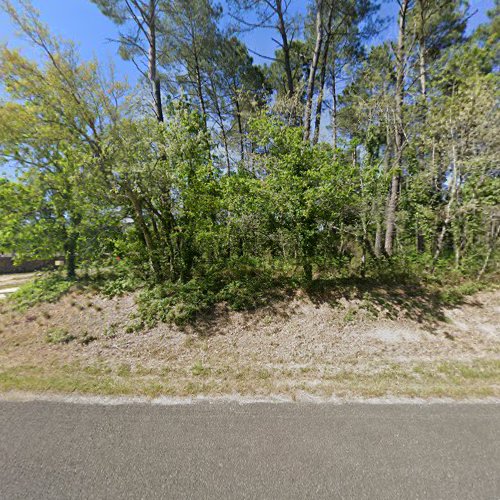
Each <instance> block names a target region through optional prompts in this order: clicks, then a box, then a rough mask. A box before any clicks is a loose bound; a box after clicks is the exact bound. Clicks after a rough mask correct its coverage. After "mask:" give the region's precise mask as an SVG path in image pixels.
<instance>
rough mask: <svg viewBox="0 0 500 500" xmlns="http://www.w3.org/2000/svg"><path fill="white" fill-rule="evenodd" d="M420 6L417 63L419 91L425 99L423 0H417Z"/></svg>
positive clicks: (425, 67) (425, 72)
mask: <svg viewBox="0 0 500 500" xmlns="http://www.w3.org/2000/svg"><path fill="white" fill-rule="evenodd" d="M418 3H419V6H420V33H419V36H418V39H419V40H418V64H419V78H420V93H421V94H422V97H423V98H424V99H425V97H426V96H427V65H426V50H427V49H426V44H425V36H426V35H425V7H424V3H425V2H424V1H423V0H419V2H418Z"/></svg>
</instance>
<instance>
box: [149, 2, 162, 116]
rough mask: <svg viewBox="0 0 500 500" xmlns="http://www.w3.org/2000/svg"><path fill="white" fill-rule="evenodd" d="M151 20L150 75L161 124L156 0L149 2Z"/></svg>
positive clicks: (156, 112)
mask: <svg viewBox="0 0 500 500" xmlns="http://www.w3.org/2000/svg"><path fill="white" fill-rule="evenodd" d="M149 16H150V17H149V19H148V21H147V26H148V38H149V40H148V41H149V52H148V73H149V75H148V76H149V81H150V82H151V87H152V92H153V101H154V108H155V114H156V118H157V120H158V121H159V122H162V121H163V107H162V103H161V85H160V78H159V77H158V72H157V68H156V0H150V1H149Z"/></svg>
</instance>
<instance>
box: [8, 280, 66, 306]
mask: <svg viewBox="0 0 500 500" xmlns="http://www.w3.org/2000/svg"><path fill="white" fill-rule="evenodd" d="M73 284H74V282H73V281H71V280H67V279H65V278H63V277H62V276H61V275H60V274H57V273H50V274H47V275H45V276H42V277H40V278H38V279H35V280H34V281H31V282H28V283H25V284H24V285H22V286H21V287H20V288H19V290H17V291H15V292H14V293H13V294H12V295H11V296H10V297H9V300H11V301H12V302H13V303H14V304H15V307H16V308H17V309H20V310H25V309H28V308H29V307H32V306H34V305H36V304H38V303H40V302H56V301H57V300H59V298H60V297H61V296H62V295H64V294H65V293H67V292H68V291H69V289H70V288H71V287H72V286H73Z"/></svg>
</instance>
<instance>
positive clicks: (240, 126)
mask: <svg viewBox="0 0 500 500" xmlns="http://www.w3.org/2000/svg"><path fill="white" fill-rule="evenodd" d="M234 104H235V107H236V122H237V123H238V135H239V136H240V153H241V160H242V161H243V160H244V159H245V143H244V142H243V124H242V123H241V110H240V102H239V100H238V97H237V96H236V98H235V102H234Z"/></svg>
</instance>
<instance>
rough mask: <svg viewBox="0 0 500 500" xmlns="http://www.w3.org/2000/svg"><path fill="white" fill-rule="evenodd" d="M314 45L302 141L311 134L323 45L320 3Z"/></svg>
mask: <svg viewBox="0 0 500 500" xmlns="http://www.w3.org/2000/svg"><path fill="white" fill-rule="evenodd" d="M316 8H317V12H316V43H315V45H314V52H313V58H312V61H311V66H310V68H309V79H308V81H307V92H306V107H305V112H304V141H309V136H310V134H311V113H312V101H313V95H314V83H315V80H316V71H317V69H318V62H319V56H320V53H321V46H322V44H323V21H322V1H321V0H318V1H317V2H316Z"/></svg>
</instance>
